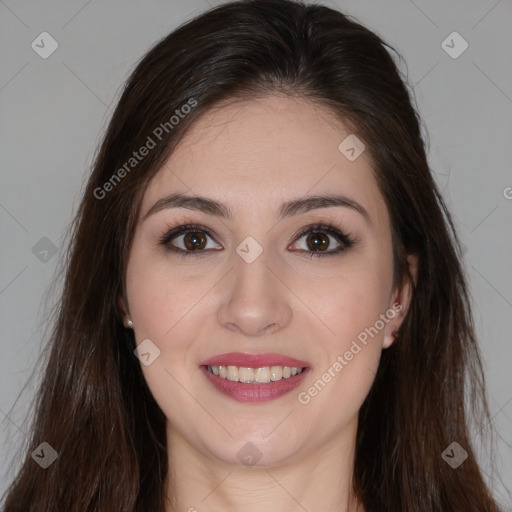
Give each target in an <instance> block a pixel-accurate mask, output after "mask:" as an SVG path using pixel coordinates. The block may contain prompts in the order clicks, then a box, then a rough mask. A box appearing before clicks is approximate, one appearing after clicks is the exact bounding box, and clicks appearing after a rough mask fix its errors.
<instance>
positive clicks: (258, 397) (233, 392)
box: [201, 366, 309, 402]
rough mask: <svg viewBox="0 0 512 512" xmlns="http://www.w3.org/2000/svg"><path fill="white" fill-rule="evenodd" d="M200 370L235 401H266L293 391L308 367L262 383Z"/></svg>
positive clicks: (203, 367)
mask: <svg viewBox="0 0 512 512" xmlns="http://www.w3.org/2000/svg"><path fill="white" fill-rule="evenodd" d="M201 371H202V372H203V373H204V374H205V375H206V378H207V379H208V380H209V381H210V384H212V385H213V387H214V388H215V389H216V390H217V391H220V392H221V393H223V394H225V395H227V396H228V397H230V398H232V399H233V400H236V401H237V402H268V401H270V400H275V399H276V398H279V397H281V396H283V395H286V394H287V393H289V392H290V391H293V390H294V389H295V388H296V387H297V386H299V385H300V384H301V383H302V381H303V380H304V378H305V376H306V374H307V373H308V371H309V368H305V369H304V370H302V372H301V373H299V374H298V375H294V376H293V377H288V378H287V379H284V378H283V379H281V380H277V381H270V382H268V383H264V384H247V383H246V382H238V381H237V382H235V381H232V380H229V379H227V378H226V379H224V378H222V377H218V376H217V375H213V373H210V372H209V371H208V370H207V369H206V367H205V366H201Z"/></svg>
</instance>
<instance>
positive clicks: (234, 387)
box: [199, 353, 311, 402]
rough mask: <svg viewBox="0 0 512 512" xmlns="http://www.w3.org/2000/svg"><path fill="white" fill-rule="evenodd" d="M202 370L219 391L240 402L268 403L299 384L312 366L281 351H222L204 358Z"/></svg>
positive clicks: (201, 365)
mask: <svg viewBox="0 0 512 512" xmlns="http://www.w3.org/2000/svg"><path fill="white" fill-rule="evenodd" d="M199 366H200V369H201V371H202V372H203V373H204V375H205V376H206V378H207V380H208V382H209V383H210V384H212V385H213V387H214V388H215V389H216V390H217V391H219V392H220V393H222V394H224V395H226V396H228V397H229V398H232V399H234V400H236V401H238V402H265V401H269V400H274V399H276V398H279V397H281V396H283V395H285V394H287V393H289V392H290V391H292V390H293V389H295V388H296V387H297V386H299V385H300V384H301V383H302V382H303V380H304V378H305V375H306V374H307V373H308V372H309V371H310V370H311V366H310V365H309V364H308V363H306V362H304V361H299V360H298V359H294V358H290V357H286V356H282V355H279V354H259V355H258V354H242V353H230V354H222V355H219V356H216V357H213V358H210V359H208V360H207V361H203V362H202V363H201V364H200V365H199Z"/></svg>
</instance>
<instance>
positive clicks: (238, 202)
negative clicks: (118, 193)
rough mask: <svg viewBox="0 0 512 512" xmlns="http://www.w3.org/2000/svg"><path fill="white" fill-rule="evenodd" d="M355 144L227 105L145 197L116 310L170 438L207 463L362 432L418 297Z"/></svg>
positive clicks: (258, 110)
mask: <svg viewBox="0 0 512 512" xmlns="http://www.w3.org/2000/svg"><path fill="white" fill-rule="evenodd" d="M348 135H350V132H349V131H348V130H347V129H346V127H345V126H344V125H343V124H341V123H340V122H339V121H338V120H336V119H335V117H334V116H333V115H332V114H331V113H330V112H329V111H327V110H324V109H323V108H321V107H318V106H313V105H312V104H310V103H307V102H305V101H302V100H298V99H290V98H283V97H278V96H269V97H266V98H263V99H258V100H254V101H250V102H243V103H238V104H232V105H228V106H224V107H222V108H219V109H215V110H210V111H209V112H208V113H207V114H206V115H204V116H203V117H202V118H200V119H199V120H198V121H197V122H196V123H195V124H194V125H193V127H192V129H191V130H190V131H189V132H188V134H187V135H186V137H185V138H184V139H183V140H182V141H181V142H180V144H179V146H178V147H177V148H176V150H175V151H174V152H173V154H172V155H171V157H170V158H169V159H168V161H167V162H166V164H165V165H164V166H163V167H162V169H160V170H159V172H158V174H157V175H156V176H155V178H154V179H153V180H152V181H151V183H150V184H149V186H148V188H147V190H146V192H145V195H144V197H143V201H142V207H141V215H140V218H139V222H138V225H137V227H136V231H135V234H134V240H133V244H132V249H131V253H130V257H129V262H128V266H127V275H126V288H127V301H126V302H124V301H121V304H122V307H123V309H124V311H125V312H126V319H128V318H130V319H131V320H132V321H133V324H134V330H135V337H136V341H137V344H140V343H142V342H143V341H144V340H150V341H144V343H145V345H143V347H144V350H141V352H144V353H145V354H146V355H145V356H144V357H142V358H141V360H142V362H143V363H144V364H141V367H142V370H143V373H144V376H145V378H146V380H147V383H148V385H149V388H150V390H151V392H152V394H153V395H154V397H155V399H156V401H157V403H158V404H159V406H160V408H161V409H162V411H163V412H164V413H165V415H166V417H167V419H168V427H169V428H168V432H170V433H171V435H172V436H173V437H174V438H175V439H180V442H181V443H186V444H187V445H188V446H190V447H193V449H194V450H196V451H197V452H198V453H200V454H201V455H202V456H204V457H205V458H208V457H214V458H216V459H217V460H221V461H224V462H226V463H232V464H240V463H242V462H244V461H243V460H242V459H244V457H246V456H249V458H252V459H253V460H254V461H256V459H258V458H259V461H257V463H258V464H261V465H267V464H278V463H280V462H285V461H287V462H293V461H298V460H299V459H300V458H301V457H305V456H307V455H308V454H312V453H315V451H316V452H317V453H318V450H320V451H321V450H322V448H325V447H326V446H327V445H328V444H329V443H330V442H333V441H334V440H336V439H339V438H341V437H343V436H345V437H346V436H347V435H348V434H349V433H350V434H351V435H352V434H353V432H354V427H355V425H356V424H357V415H358V411H359V409H360V407H361V405H362V403H363V401H364V399H365V397H366V396H367V394H368V392H369V390H370V387H371V385H372V383H373V380H374V377H375V373H376V371H377V368H378V364H379V359H380V355H381V351H382V350H383V349H385V348H386V347H388V346H389V345H390V344H391V343H392V340H393V337H392V332H393V330H394V329H395V328H397V327H398V326H399V325H400V322H401V321H402V319H403V316H404V314H405V312H406V308H407V305H408V297H409V296H408V288H405V287H404V288H402V289H393V275H392V269H393V259H392V245H391V231H390V220H389V215H388V212H387V208H386V205H385V203H384V199H383V197H382V195H381V194H380V192H379V189H378V187H377V185H376V181H375V178H374V176H373V172H372V167H371V161H370V160H369V158H368V156H367V154H366V153H365V152H364V151H363V153H362V154H360V155H359V156H358V157H357V158H355V159H354V158H353V157H354V155H357V152H353V151H350V144H348V147H345V146H342V150H343V151H342V150H340V149H339V146H340V143H342V142H343V141H344V140H345V138H346V137H347V136H348ZM349 140H350V139H349ZM356 151H357V148H356ZM348 157H350V158H348ZM176 194H182V195H184V196H186V197H195V196H200V197H201V198H205V199H207V200H209V201H214V202H215V203H216V206H215V205H214V206H212V204H211V203H204V202H201V201H199V200H195V201H192V202H190V201H189V202H188V203H185V202H183V200H181V201H182V202H181V203H179V201H176V196H174V201H173V200H171V199H170V196H172V195H176ZM313 196H324V197H331V196H332V197H335V196H336V197H337V198H338V199H337V201H335V200H334V199H332V200H324V201H323V202H321V201H309V202H308V201H307V200H308V198H311V197H313ZM293 202H297V203H296V204H292V203H293ZM217 203H218V204H217ZM288 203H290V204H291V206H290V205H288V207H286V205H287V204H288ZM180 204H181V205H180ZM221 214H224V215H221ZM228 214H230V215H228ZM187 224H192V225H194V226H195V227H192V228H188V230H187V229H182V230H179V229H178V230H176V229H175V228H178V227H180V226H184V225H187ZM398 304H399V305H398ZM147 354H149V355H147ZM226 354H227V355H226ZM221 366H222V367H224V369H222V368H220V367H221ZM208 367H210V368H208ZM261 368H262V369H261ZM287 368H289V369H287ZM293 368H298V370H294V369H293ZM301 368H303V370H302V371H301V370H300V369H301ZM216 373H218V374H219V375H215V374H216ZM283 373H284V375H283ZM225 375H227V377H225ZM240 381H244V382H240ZM247 443H252V444H247Z"/></svg>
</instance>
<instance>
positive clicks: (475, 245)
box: [0, 0, 512, 503]
mask: <svg viewBox="0 0 512 512" xmlns="http://www.w3.org/2000/svg"><path fill="white" fill-rule="evenodd" d="M219 3H222V2H214V1H213V0H209V2H206V1H205V0H187V1H184V0H173V1H172V2H171V1H162V0H160V1H150V2H142V1H135V0H134V1H124V2H121V1H119V0H118V1H109V2H100V1H99V0H89V1H84V0H73V1H67V2H64V1H60V2H57V1H54V2H51V1H37V2H36V1H35V0H34V1H16V0H5V1H0V34H1V36H0V37H1V42H0V70H1V73H0V111H1V117H0V130H1V137H0V144H1V152H0V155H1V156H0V159H1V180H2V186H1V189H0V223H1V224H0V226H1V234H2V240H3V243H2V245H1V249H0V250H1V255H0V257H1V262H2V264H1V268H0V311H1V322H2V337H1V341H0V371H1V374H0V421H1V423H0V425H1V428H0V436H1V437H0V460H1V461H2V463H1V467H0V493H1V492H3V490H4V489H5V487H6V484H7V481H8V480H9V479H10V478H11V477H12V474H13V471H14V470H15V466H11V465H10V461H11V457H12V456H13V455H14V454H15V453H16V450H17V448H18V447H19V446H20V443H21V442H22V441H23V440H24V438H25V436H26V433H25V429H26V428H27V426H26V423H25V416H24V415H25V414H26V412H27V410H28V409H29V405H30V399H31V397H32V395H33V392H34V389H35V387H34V382H32V383H30V384H29V385H28V387H27V388H26V391H25V392H24V393H23V395H22V396H21V398H20V400H19V401H18V402H17V403H16V404H15V401H16V399H17V397H18V395H19V393H20V391H21V390H22V388H23V386H24V384H25V383H26V381H27V379H28V378H29V376H30V374H31V373H32V372H33V370H34V368H35V365H36V362H37V360H38V358H39V356H40V351H41V339H42V335H43V330H44V328H45V327H46V324H47V317H48V313H49V306H50V305H51V304H52V301H53V300H54V299H55V297H56V295H55V294H54V295H51V296H50V299H49V301H48V304H47V305H46V304H45V298H46V297H47V295H45V294H46V293H47V292H48V290H49V286H50V284H51V282H52V279H53V278H54V274H55V271H56V268H57V263H58V260H59V258H60V257H62V255H63V249H64V246H63V241H64V238H63V237H64V233H65V230H66V228H67V226H68V225H69V223H70V221H71V218H72V214H73V213H74V211H75V208H76V207H77V205H78V200H79V197H80V193H81V190H82V186H83V182H84V180H85V179H86V177H87V175H88V172H89V169H90V164H91V162H92V158H93V155H94V151H95V149H96V146H97V144H98V143H99V142H100V140H101V136H102V134H103V131H104V129H105V127H106V123H107V121H108V119H109V117H110V115H111V112H112V110H113V108H114V106H115V103H116V100H117V99H118V97H119V93H120V88H121V86H122V84H123V82H124V81H125V79H126V78H127V77H128V74H129V72H130V71H131V70H132V69H133V66H134V64H135V63H136V62H137V60H138V59H140V58H141V57H142V55H143V54H144V53H145V52H146V51H147V50H148V49H149V47H150V46H151V45H152V44H153V43H155V42H156V41H157V40H158V39H160V38H161V37H163V36H164V35H166V34H167V33H168V32H170V31H171V30H172V29H173V28H175V27H176V26H177V25H178V24H180V23H181V22H183V21H185V20H186V19H189V18H190V17H191V16H192V15H195V14H199V13H200V12H202V11H204V10H205V9H207V8H208V7H209V5H212V6H213V5H218V4H219ZM324 3H325V4H326V5H329V6H332V7H337V8H339V9H340V10H342V11H344V12H346V13H347V14H352V15H354V16H356V17H357V18H358V19H359V20H360V21H361V22H362V23H363V24H365V25H367V26H368V27H369V28H371V29H373V30H375V31H376V32H377V33H378V34H379V35H381V36H382V37H383V38H384V39H385V40H387V41H388V42H389V43H390V44H391V45H393V46H395V48H396V49H397V50H398V51H399V52H400V53H401V54H402V55H403V56H404V58H405V60H406V62H407V70H406V69H404V71H406V72H408V76H409V80H410V82H411V85H412V86H413V88H414V92H415V95H416V99H417V103H418V108H419V111H420V114H421V116H422V118H423V120H424V123H425V125H426V129H427V132H428V134H429V137H430V148H429V161H430V163H431V166H432V168H433V170H434V171H435V173H436V176H437V179H438V181H439V183H440V185H441V188H442V190H443V194H444V196H445V198H446V201H447V203H448V206H449V208H450V209H451V212H452V213H453V216H454V220H455V222H456V224H457V227H458V231H459V234H460V236H461V239H462V241H463V243H464V246H465V248H466V249H465V251H466V252H465V255H464V263H465V266H466V268H467V272H468V275H469V279H470V283H471V291H472V294H473V298H474V312H475V322H476V327H477V331H478V334H479V336H480V339H481V349H482V355H483V359H484V364H485V370H486V378H487V383H488V392H489V397H490V405H491V412H492V415H493V417H494V420H495V422H496V426H497V428H498V432H499V434H500V436H499V437H498V439H497V440H496V446H495V448H497V451H496V453H495V454H494V456H493V459H492V460H493V462H494V463H495V464H496V466H497V470H498V473H499V474H501V479H502V480H503V482H505V483H507V482H512V386H511V378H510V362H511V360H512V357H511V356H512V344H511V343H510V335H509V329H510V320H511V318H512V314H511V313H512V272H511V264H510V261H511V254H512V236H511V234H512V231H511V229H510V226H511V218H512V217H511V212H512V199H511V198H512V189H511V188H507V187H512V173H511V162H512V144H511V143H512V140H511V133H512V115H511V114H512V65H511V64H512V62H511V58H510V54H511V48H512V30H511V21H512V2H511V0H472V1H469V0H460V1H459V0H450V1H449V2H447V1H446V0H428V1H427V0H414V1H413V0H393V1H386V2H377V1H373V2H370V1H364V2H363V1H356V0H351V1H338V2H334V1H327V2H324ZM44 31H46V32H49V33H50V34H51V36H52V37H53V38H54V39H55V40H56V41H57V43H58V48H57V50H56V51H55V52H54V53H53V54H52V55H50V56H49V57H48V58H47V59H43V58H41V57H40V56H39V55H38V54H37V53H36V52H35V51H34V50H33V49H32V47H31V43H32V41H34V40H36V38H37V37H38V36H39V34H41V33H42V32H44ZM453 31H456V32H458V33H459V34H460V35H461V36H462V37H463V38H464V39H465V40H466V41H467V43H468V44H469V47H468V49H467V50H466V51H465V52H464V53H462V54H461V55H460V56H459V57H458V58H452V57H451V56H450V55H448V54H447V53H446V51H445V50H444V49H443V47H442V42H443V41H444V40H445V39H446V38H447V36H448V35H449V34H451V33H452V32H453ZM38 40H39V41H40V39H37V40H36V42H37V41H38ZM460 43H461V42H460V41H457V40H454V42H453V43H452V42H451V40H450V39H448V42H447V44H449V45H450V46H454V49H452V51H456V50H458V49H460V48H461V46H460ZM46 48H48V45H46ZM507 196H508V198H507ZM41 239H43V240H42V241H41ZM36 244H37V245H36ZM34 246H35V248H34ZM53 246H55V248H56V249H57V252H56V254H55V255H52V250H51V249H52V247H53ZM45 250H47V251H49V252H47V253H45V252H44V251H45ZM57 291H58V290H57ZM488 449H489V447H486V446H483V447H481V448H479V450H480V456H481V457H482V464H484V469H485V472H486V475H488V478H489V479H490V466H488V464H487V462H486V461H487V459H486V457H487V450H488ZM491 484H492V485H493V487H494V488H495V491H496V493H498V495H499V496H501V497H503V496H504V493H505V487H504V485H503V484H502V483H500V480H499V478H497V479H495V480H493V481H492V482H491ZM502 499H505V498H502ZM509 499H510V498H508V499H507V503H510V501H509Z"/></svg>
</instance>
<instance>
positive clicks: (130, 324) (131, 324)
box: [128, 320, 133, 329]
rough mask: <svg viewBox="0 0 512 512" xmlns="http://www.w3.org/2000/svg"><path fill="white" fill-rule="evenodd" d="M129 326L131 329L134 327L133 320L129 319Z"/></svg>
mask: <svg viewBox="0 0 512 512" xmlns="http://www.w3.org/2000/svg"><path fill="white" fill-rule="evenodd" d="M128 327H129V328H130V329H133V322H132V321H131V320H128Z"/></svg>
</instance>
